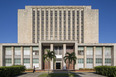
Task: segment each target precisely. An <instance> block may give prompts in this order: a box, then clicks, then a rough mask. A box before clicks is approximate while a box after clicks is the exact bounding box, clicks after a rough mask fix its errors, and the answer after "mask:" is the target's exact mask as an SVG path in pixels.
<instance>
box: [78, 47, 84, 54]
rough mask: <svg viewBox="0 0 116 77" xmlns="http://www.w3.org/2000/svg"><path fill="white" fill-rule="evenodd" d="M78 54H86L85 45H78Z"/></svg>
mask: <svg viewBox="0 0 116 77" xmlns="http://www.w3.org/2000/svg"><path fill="white" fill-rule="evenodd" d="M78 55H84V47H78Z"/></svg>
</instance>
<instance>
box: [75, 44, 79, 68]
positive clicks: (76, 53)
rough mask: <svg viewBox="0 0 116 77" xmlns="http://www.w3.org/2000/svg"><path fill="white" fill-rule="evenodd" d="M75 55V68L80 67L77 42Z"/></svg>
mask: <svg viewBox="0 0 116 77" xmlns="http://www.w3.org/2000/svg"><path fill="white" fill-rule="evenodd" d="M75 56H76V57H77V60H76V64H75V70H77V69H78V45H77V42H75Z"/></svg>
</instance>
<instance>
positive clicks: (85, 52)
mask: <svg viewBox="0 0 116 77" xmlns="http://www.w3.org/2000/svg"><path fill="white" fill-rule="evenodd" d="M84 68H86V47H84Z"/></svg>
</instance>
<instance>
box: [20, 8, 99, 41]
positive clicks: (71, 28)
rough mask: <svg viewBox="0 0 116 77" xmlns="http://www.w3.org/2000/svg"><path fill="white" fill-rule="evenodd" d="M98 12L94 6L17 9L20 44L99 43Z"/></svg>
mask: <svg viewBox="0 0 116 77" xmlns="http://www.w3.org/2000/svg"><path fill="white" fill-rule="evenodd" d="M98 15H99V14H98V9H91V6H26V7H25V9H19V10H18V43H38V42H39V41H43V40H45V41H51V40H52V41H67V40H69V41H70V40H71V41H74V40H75V41H77V42H78V43H98V42H99V40H98V38H99V35H98V31H99V29H98ZM91 38H92V39H91Z"/></svg>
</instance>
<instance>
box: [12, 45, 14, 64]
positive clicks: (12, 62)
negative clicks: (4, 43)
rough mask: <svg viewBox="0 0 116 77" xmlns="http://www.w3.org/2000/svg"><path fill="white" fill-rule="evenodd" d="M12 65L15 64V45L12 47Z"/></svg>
mask: <svg viewBox="0 0 116 77" xmlns="http://www.w3.org/2000/svg"><path fill="white" fill-rule="evenodd" d="M12 65H14V47H12Z"/></svg>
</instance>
